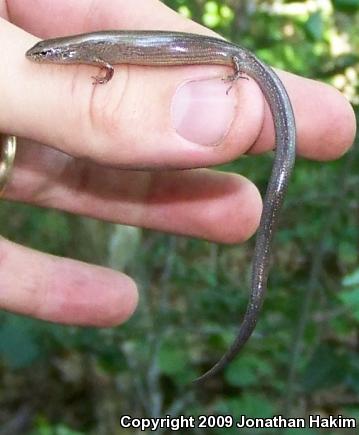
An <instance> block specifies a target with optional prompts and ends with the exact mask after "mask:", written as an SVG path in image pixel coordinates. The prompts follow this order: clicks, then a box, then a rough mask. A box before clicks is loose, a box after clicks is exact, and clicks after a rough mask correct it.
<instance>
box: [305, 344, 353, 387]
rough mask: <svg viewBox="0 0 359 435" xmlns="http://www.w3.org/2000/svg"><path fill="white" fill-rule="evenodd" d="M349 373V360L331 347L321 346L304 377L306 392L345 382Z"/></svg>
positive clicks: (308, 365)
mask: <svg viewBox="0 0 359 435" xmlns="http://www.w3.org/2000/svg"><path fill="white" fill-rule="evenodd" d="M347 371H348V363H347V359H346V357H345V356H343V355H339V354H338V353H337V352H336V351H335V350H334V349H333V348H332V347H331V346H327V345H321V346H319V347H318V348H317V350H316V351H315V353H314V354H313V357H312V359H311V360H310V361H309V363H308V364H307V367H306V370H305V373H304V376H303V382H302V385H303V388H304V389H305V391H313V390H319V389H323V388H329V387H332V386H333V385H337V384H339V383H341V382H344V380H345V378H346V376H347Z"/></svg>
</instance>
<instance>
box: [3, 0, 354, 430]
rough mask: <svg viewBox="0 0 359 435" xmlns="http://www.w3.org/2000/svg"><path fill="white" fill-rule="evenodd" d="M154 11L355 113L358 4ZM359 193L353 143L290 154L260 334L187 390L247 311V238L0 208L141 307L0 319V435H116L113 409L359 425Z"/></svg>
mask: <svg viewBox="0 0 359 435" xmlns="http://www.w3.org/2000/svg"><path fill="white" fill-rule="evenodd" d="M166 3H167V4H168V5H169V6H170V7H172V8H173V9H175V10H178V11H179V12H180V13H182V14H184V15H186V16H188V17H190V18H192V19H194V20H195V21H198V22H200V23H202V24H204V25H206V26H208V27H210V28H212V29H214V30H215V31H217V32H219V33H221V34H222V35H224V36H225V37H227V38H228V39H230V40H232V41H234V42H237V43H240V44H241V45H243V46H246V47H248V48H249V49H251V50H253V51H255V52H256V53H257V54H258V55H259V56H260V57H261V58H262V59H263V60H265V61H267V62H268V63H270V64H272V65H274V66H277V67H279V68H283V69H286V70H289V71H292V72H294V73H297V74H300V75H304V76H308V77H311V78H317V79H321V80H324V81H327V82H329V83H332V84H334V85H335V86H337V87H338V88H339V89H340V90H341V91H343V92H344V93H345V94H346V95H347V96H348V98H349V99H350V100H351V102H352V104H353V106H354V108H355V110H356V113H357V114H358V111H359V79H358V77H359V62H358V61H359V32H358V28H359V0H333V1H332V2H330V1H329V0H328V1H290V0H289V1H283V0H274V1H270V0H268V1H254V0H242V1H235V0H233V1H230V0H227V1H205V0H168V1H166ZM357 142H358V141H357ZM271 164H272V156H255V157H253V156H252V157H248V158H242V159H239V160H238V161H236V162H232V163H230V164H228V165H225V166H223V167H222V168H221V169H223V170H231V171H238V172H240V173H242V174H244V175H246V176H248V177H249V178H251V179H252V180H254V181H255V182H256V183H257V185H258V186H259V187H260V188H261V190H262V191H264V189H265V186H266V183H267V179H268V175H269V172H270V167H271ZM258 168H260V170H258ZM358 187H359V152H358V147H357V146H356V147H354V148H353V149H352V151H351V152H350V153H348V154H347V155H346V156H345V157H343V158H341V159H340V160H338V161H336V162H331V163H325V164H323V163H315V162H309V161H305V160H304V159H300V160H298V163H297V166H296V170H295V174H294V177H293V180H292V183H291V186H290V189H289V192H288V196H287V201H286V204H285V209H284V212H283V213H282V219H281V225H280V230H279V233H278V236H277V238H276V250H275V253H274V256H273V269H272V273H271V278H270V283H269V292H268V296H267V300H266V303H265V307H264V311H263V313H262V316H261V320H260V322H259V325H258V327H257V329H256V332H255V334H254V336H253V338H252V339H251V341H250V343H249V344H248V346H247V347H246V349H245V352H243V355H242V356H241V358H239V359H238V360H236V361H235V362H234V363H233V364H232V365H231V366H230V367H228V369H227V370H226V371H225V373H224V374H223V376H222V377H217V378H216V379H213V380H212V381H210V382H208V383H207V384H206V385H205V386H204V387H202V388H201V389H200V390H196V389H195V388H192V387H191V386H189V382H190V381H191V380H192V379H193V378H194V377H196V376H197V375H199V374H200V373H202V372H203V371H204V370H205V369H208V368H209V367H210V366H211V365H212V364H213V363H214V362H215V361H216V360H217V359H218V358H219V357H220V355H222V354H223V352H224V351H225V349H226V348H227V346H228V344H229V343H230V342H231V340H232V338H233V335H234V333H235V330H236V325H238V323H239V320H240V315H241V313H243V309H244V307H245V305H246V302H247V292H248V288H249V280H250V259H251V254H252V244H253V243H252V242H249V243H247V244H245V245H244V246H234V247H228V246H219V245H214V244H210V243H207V242H203V241H198V240H191V239H189V238H180V237H174V236H168V235H163V234H160V233H155V232H148V231H142V230H140V229H134V228H128V227H121V226H116V225H111V224H105V223H102V222H97V221H94V220H90V219H84V218H80V217H75V216H70V215H66V214H64V213H58V212H54V211H47V210H42V209H37V208H34V207H29V206H24V205H21V204H12V203H2V204H1V208H0V224H1V228H2V234H3V235H4V236H5V237H7V238H9V239H11V240H14V241H16V242H19V243H23V244H25V245H28V246H31V247H34V248H36V249H40V250H43V251H46V252H50V253H53V254H56V255H62V256H69V257H72V258H79V259H81V260H85V261H89V262H92V263H98V264H104V265H108V266H111V267H113V268H118V269H121V270H125V271H126V272H127V273H129V274H131V275H132V276H134V277H135V279H136V280H137V282H138V283H139V285H140V289H141V303H140V307H139V309H138V310H137V313H136V314H135V316H134V317H133V318H132V319H131V320H130V321H129V322H128V323H127V324H126V325H125V326H122V327H119V328H113V329H106V330H105V329H104V330H95V329H78V328H73V327H63V326H59V325H52V324H47V323H45V322H38V321H35V320H32V319H27V318H22V317H18V316H15V315H11V314H8V313H4V312H3V313H1V314H0V435H5V434H16V433H21V434H22V433H24V434H29V435H55V434H56V435H81V434H82V435H83V434H96V435H101V434H103V435H112V434H113V435H115V434H126V431H125V430H124V429H121V428H119V424H118V421H119V416H120V415H121V414H131V415H133V416H137V417H139V416H144V417H155V416H166V415H168V414H170V415H172V416H177V415H181V414H185V415H189V414H193V415H197V414H210V413H224V414H231V415H233V416H234V417H237V418H238V417H239V416H240V415H242V414H247V415H248V416H250V417H264V416H271V415H274V414H279V413H282V414H284V415H285V416H294V417H301V416H306V415H307V414H313V413H316V414H319V413H320V414H322V415H324V416H325V415H329V414H332V415H333V414H342V415H345V416H356V417H359V358H358V350H359V333H358V332H359V330H358V326H359V250H358V247H359V199H358ZM123 246H126V250H124V249H123ZM124 251H126V252H124ZM19 428H20V429H19ZM186 432H187V433H197V432H196V431H193V432H191V431H190V430H187V431H186ZM207 432H210V433H213V434H222V433H224V430H219V429H211V430H208V431H205V432H204V433H207ZM251 432H252V433H253V431H251ZM257 432H258V431H257ZM267 432H268V433H269V432H271V433H275V431H274V432H273V431H267ZM267 432H264V431H263V432H261V433H267ZM302 432H304V433H307V434H315V433H319V432H317V431H315V430H311V431H309V430H308V431H304V430H302ZM127 433H134V432H133V431H131V432H127ZM157 433H170V432H165V431H164V432H160V431H159V432H157ZM198 433H203V432H198ZM226 433H228V434H231V433H237V432H235V431H233V432H232V431H231V430H230V429H227V430H226ZM241 433H243V434H244V433H246V432H245V431H242V432H241ZM283 433H287V432H286V431H283ZM291 433H294V431H292V432H291ZM325 433H331V434H342V433H344V431H343V430H340V431H337V432H336V431H335V430H333V431H328V430H326V431H325ZM345 433H349V432H345ZM353 433H354V432H353ZM355 433H356V432H355Z"/></svg>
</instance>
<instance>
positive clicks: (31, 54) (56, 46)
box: [26, 38, 75, 63]
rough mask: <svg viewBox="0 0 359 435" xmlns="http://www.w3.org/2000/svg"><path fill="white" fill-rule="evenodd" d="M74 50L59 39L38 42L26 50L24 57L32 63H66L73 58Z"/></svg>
mask: <svg viewBox="0 0 359 435" xmlns="http://www.w3.org/2000/svg"><path fill="white" fill-rule="evenodd" d="M74 54H75V52H74V50H73V49H71V46H69V44H66V43H65V42H62V41H61V38H57V39H47V40H46V41H40V42H38V43H37V44H35V45H34V46H33V47H32V48H30V49H29V50H27V52H26V57H27V58H28V59H30V60H32V61H33V62H41V63H43V62H56V63H68V62H71V60H72V59H73V58H74Z"/></svg>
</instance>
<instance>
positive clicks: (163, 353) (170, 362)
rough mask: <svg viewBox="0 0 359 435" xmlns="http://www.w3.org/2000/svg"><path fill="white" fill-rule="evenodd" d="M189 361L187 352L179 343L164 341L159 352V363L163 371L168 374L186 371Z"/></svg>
mask: <svg viewBox="0 0 359 435" xmlns="http://www.w3.org/2000/svg"><path fill="white" fill-rule="evenodd" d="M187 363H188V356H187V353H186V352H185V351H184V350H182V349H181V348H180V347H178V344H176V343H174V344H172V343H164V344H163V345H162V346H161V348H160V351H159V354H158V365H159V367H160V369H161V371H162V372H163V373H164V374H166V375H168V376H171V375H175V374H178V373H183V372H185V371H186V368H187Z"/></svg>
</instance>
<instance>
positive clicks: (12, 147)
mask: <svg viewBox="0 0 359 435" xmlns="http://www.w3.org/2000/svg"><path fill="white" fill-rule="evenodd" d="M15 153H16V136H8V135H7V134H2V135H1V160H0V196H1V195H2V193H3V192H4V189H5V185H6V182H7V181H8V179H9V176H10V172H11V169H12V167H13V163H14V159H15Z"/></svg>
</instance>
